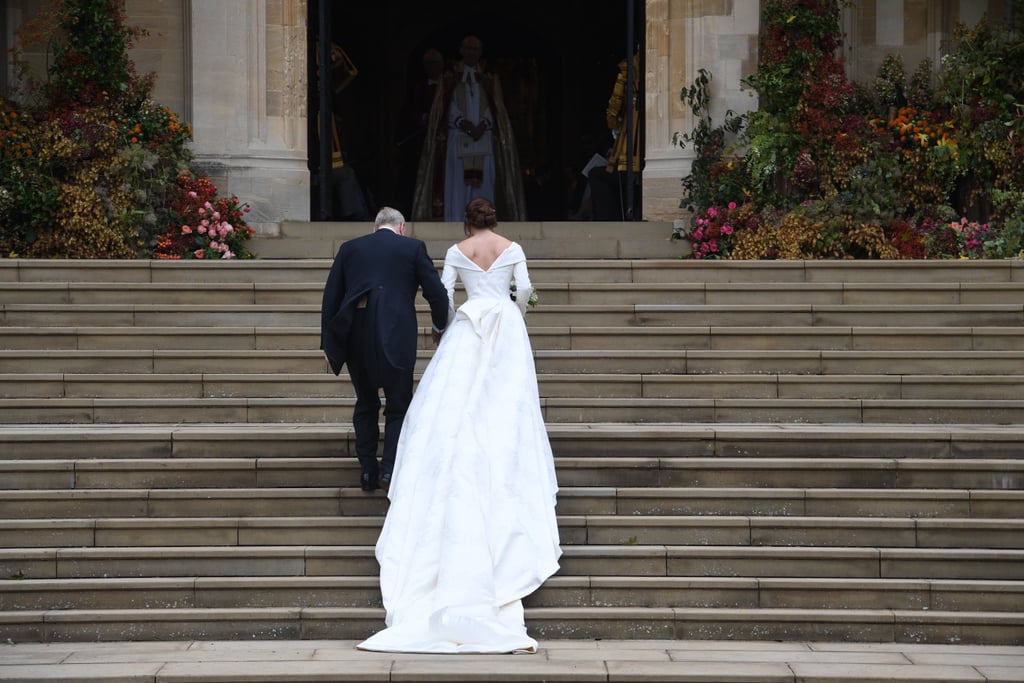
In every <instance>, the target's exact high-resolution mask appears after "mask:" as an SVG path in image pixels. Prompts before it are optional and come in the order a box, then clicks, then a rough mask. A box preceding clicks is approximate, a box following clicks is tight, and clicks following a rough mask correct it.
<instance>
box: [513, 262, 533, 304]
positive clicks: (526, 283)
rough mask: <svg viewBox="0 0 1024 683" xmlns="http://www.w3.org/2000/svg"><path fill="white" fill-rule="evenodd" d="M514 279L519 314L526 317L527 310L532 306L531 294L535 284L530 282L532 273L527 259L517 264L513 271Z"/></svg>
mask: <svg viewBox="0 0 1024 683" xmlns="http://www.w3.org/2000/svg"><path fill="white" fill-rule="evenodd" d="M512 279H513V280H515V283H516V305H517V306H519V312H520V313H522V314H523V316H524V317H525V316H526V309H527V307H528V306H529V305H530V294H531V293H532V292H533V284H532V283H531V282H530V271H529V269H527V267H526V259H523V260H522V261H519V262H518V263H516V265H515V268H514V269H513V270H512Z"/></svg>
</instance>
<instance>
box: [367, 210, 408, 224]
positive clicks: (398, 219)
mask: <svg viewBox="0 0 1024 683" xmlns="http://www.w3.org/2000/svg"><path fill="white" fill-rule="evenodd" d="M404 222H405V216H403V215H402V212H401V211H399V210H398V209H392V208H391V207H390V206H385V207H384V208H382V209H381V210H380V211H378V212H377V220H376V221H375V222H374V225H376V227H377V228H381V227H383V226H385V225H388V226H390V227H392V228H398V227H400V226H401V225H402V223H404Z"/></svg>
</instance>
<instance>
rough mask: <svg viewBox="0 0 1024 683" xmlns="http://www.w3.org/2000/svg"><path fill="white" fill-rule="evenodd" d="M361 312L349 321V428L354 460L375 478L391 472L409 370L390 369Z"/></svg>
mask: <svg viewBox="0 0 1024 683" xmlns="http://www.w3.org/2000/svg"><path fill="white" fill-rule="evenodd" d="M365 316H366V314H365V312H364V311H363V310H358V311H356V314H355V318H354V319H353V321H352V337H351V340H350V344H349V348H350V353H349V358H348V372H349V376H350V377H351V379H352V387H353V388H354V389H355V392H356V405H355V409H354V410H353V411H352V426H353V427H354V428H355V432H356V457H358V458H359V464H360V465H361V466H362V468H363V471H364V472H368V473H369V474H370V476H372V477H376V476H378V475H379V474H381V473H385V474H390V473H391V472H393V471H394V469H395V455H396V454H397V452H398V436H399V434H400V433H401V431H402V422H403V421H404V420H405V413H406V412H407V411H408V410H409V403H410V402H411V401H412V376H413V372H412V370H411V369H410V370H398V369H396V368H393V367H391V366H390V365H389V364H388V363H387V361H386V360H385V358H384V353H383V351H382V350H381V348H380V345H379V344H378V343H377V340H376V339H375V338H374V336H373V333H372V329H371V326H370V325H368V324H367V321H366V320H365ZM381 392H383V393H384V452H383V454H382V455H381V460H380V464H379V465H378V463H377V446H378V444H379V443H380V409H381V400H380V395H381Z"/></svg>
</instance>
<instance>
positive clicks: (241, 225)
mask: <svg viewBox="0 0 1024 683" xmlns="http://www.w3.org/2000/svg"><path fill="white" fill-rule="evenodd" d="M141 34H142V32H141V31H139V30H138V29H136V28H130V27H128V26H126V25H125V14H124V3H123V1H122V0H54V2H53V3H52V4H51V5H50V7H49V8H48V9H47V10H46V11H43V12H40V14H39V15H38V16H37V17H36V18H35V19H32V20H30V21H28V22H26V23H25V24H24V25H23V26H22V27H21V28H20V29H19V30H18V41H17V43H16V45H15V49H14V51H13V52H14V53H15V64H16V65H18V64H19V62H18V55H19V54H20V51H21V50H22V49H23V48H24V46H25V45H26V44H29V43H35V42H38V43H42V44H46V45H47V46H48V47H50V48H51V49H52V53H53V58H52V63H51V64H50V67H49V69H48V78H47V80H46V82H44V83H36V82H34V81H33V79H32V77H31V74H30V73H29V72H28V71H27V70H26V69H25V65H24V63H20V64H21V66H22V67H23V69H22V70H23V71H24V72H25V73H24V74H23V75H24V78H23V83H24V86H25V89H26V91H27V92H26V93H24V96H23V97H20V98H19V101H18V102H17V103H16V102H14V101H11V100H5V99H2V98H0V256H6V257H25V258H151V257H157V258H234V257H246V256H251V254H249V252H248V251H247V250H246V248H245V240H247V239H248V238H249V237H250V236H251V235H252V230H251V229H249V227H248V226H247V225H246V224H245V221H244V220H243V219H242V216H243V214H244V213H245V212H247V211H248V208H247V207H244V206H242V205H241V204H239V202H238V200H237V198H234V197H230V198H221V197H218V194H217V188H216V187H214V186H213V184H212V183H211V182H210V181H209V180H208V179H205V178H203V177H202V176H201V175H200V174H198V173H195V172H194V171H191V170H190V167H191V164H192V160H193V156H192V152H191V150H190V149H189V143H190V141H191V140H192V128H191V125H190V124H188V123H187V122H183V121H181V120H180V119H179V117H178V115H177V114H175V113H174V112H173V111H171V110H170V109H168V108H167V107H164V106H161V105H159V104H157V103H156V102H154V101H153V100H152V98H151V97H150V92H151V90H152V77H150V76H139V75H137V74H136V73H135V67H134V64H132V62H131V60H130V59H129V58H128V50H129V48H130V47H131V46H132V45H133V43H134V41H135V39H136V38H137V37H138V36H139V35H141ZM189 192H193V193H194V196H192V195H189ZM214 214H217V215H219V216H220V218H219V219H218V218H213V215H214ZM204 220H205V221H207V222H208V223H207V224H206V225H204V224H203V221H204ZM170 226H176V228H175V227H170ZM184 226H188V227H189V229H190V230H192V233H191V234H192V235H193V237H191V238H186V237H185V235H183V234H181V232H180V231H181V228H182V227H184ZM200 228H201V229H202V231H200ZM175 230H177V231H178V233H175ZM211 230H212V231H213V232H212V233H211ZM186 234H187V233H186Z"/></svg>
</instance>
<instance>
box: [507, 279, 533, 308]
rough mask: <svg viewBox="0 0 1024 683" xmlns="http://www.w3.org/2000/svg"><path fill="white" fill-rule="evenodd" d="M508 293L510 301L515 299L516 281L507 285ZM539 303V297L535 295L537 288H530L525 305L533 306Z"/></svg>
mask: <svg viewBox="0 0 1024 683" xmlns="http://www.w3.org/2000/svg"><path fill="white" fill-rule="evenodd" d="M508 294H509V297H510V298H511V299H512V301H516V283H514V282H513V283H512V284H510V285H509V286H508ZM539 303H540V297H539V296H537V288H536V287H534V288H533V289H531V290H530V298H529V300H527V302H526V305H527V306H529V307H530V308H533V307H534V306H536V305H537V304H539Z"/></svg>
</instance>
